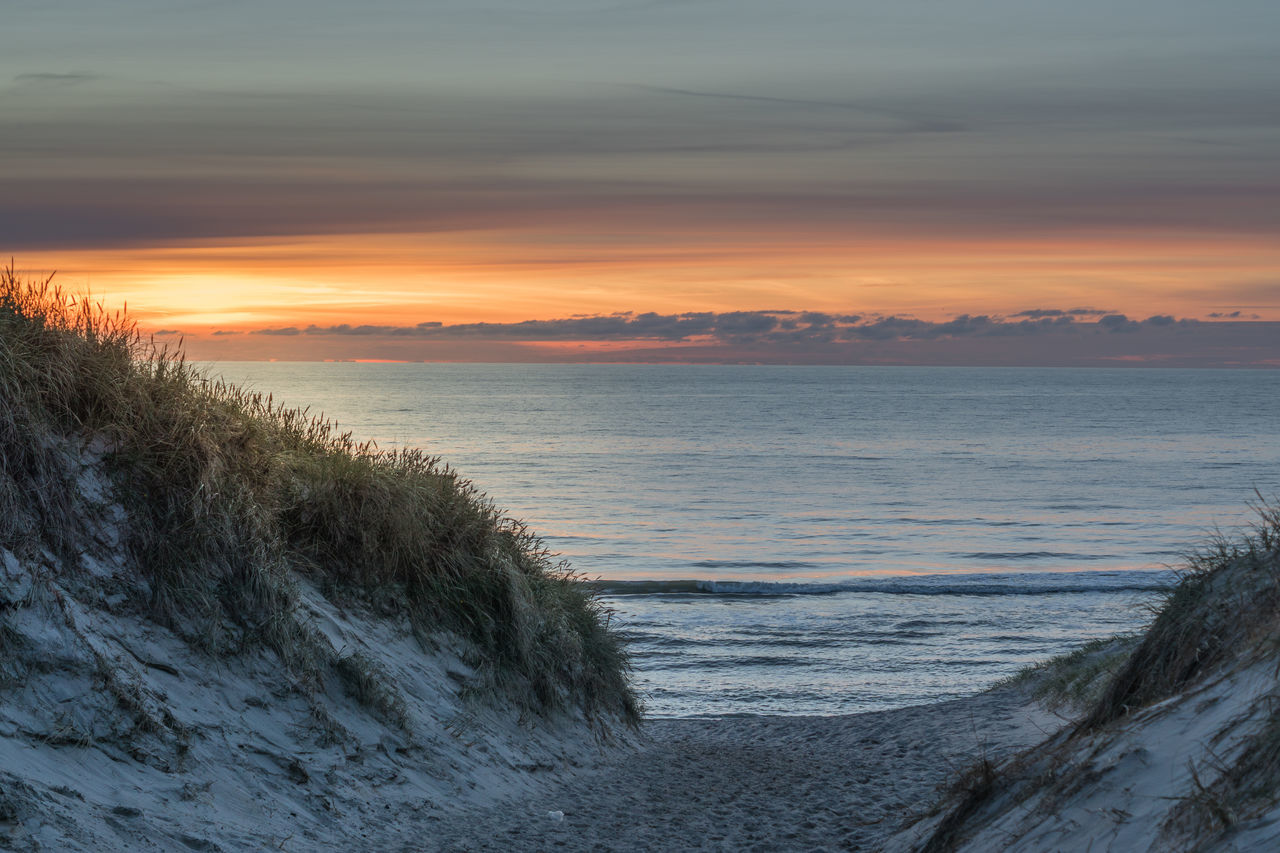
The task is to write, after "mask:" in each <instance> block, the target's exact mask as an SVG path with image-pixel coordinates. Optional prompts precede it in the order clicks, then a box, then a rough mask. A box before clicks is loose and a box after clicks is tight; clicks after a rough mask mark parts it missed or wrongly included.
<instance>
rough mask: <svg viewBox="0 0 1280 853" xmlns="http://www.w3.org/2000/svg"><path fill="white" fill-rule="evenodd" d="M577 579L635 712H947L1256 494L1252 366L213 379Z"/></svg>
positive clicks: (306, 368) (1163, 576)
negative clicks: (625, 662) (400, 455)
mask: <svg viewBox="0 0 1280 853" xmlns="http://www.w3.org/2000/svg"><path fill="white" fill-rule="evenodd" d="M210 371H211V373H212V374H213V375H221V376H224V377H225V378H227V379H229V380H231V381H234V382H237V383H241V384H247V385H249V386H252V387H253V388H255V389H257V390H261V391H264V392H266V391H270V392H273V393H274V394H275V398H276V400H277V401H280V400H283V401H285V402H287V403H289V404H292V405H298V406H310V407H311V408H312V409H313V410H314V411H323V412H324V413H325V414H327V415H328V416H330V417H332V418H334V419H336V420H337V421H339V422H340V424H341V425H342V427H343V428H344V429H345V430H350V431H352V432H353V433H354V434H355V435H356V436H357V437H360V438H372V439H375V440H376V441H377V442H378V443H379V444H380V445H381V446H382V447H385V448H392V447H402V446H412V447H422V448H426V449H427V450H428V451H430V452H431V453H433V454H437V455H440V456H442V457H444V459H445V460H446V461H448V462H449V463H450V464H451V465H452V466H453V467H454V468H455V469H457V470H458V471H459V472H460V473H461V474H462V475H463V476H464V477H466V478H468V479H471V480H473V481H474V482H475V483H476V484H477V485H479V486H480V487H481V488H482V489H483V490H484V491H485V492H487V493H488V494H489V495H490V496H491V497H492V498H493V499H494V500H495V501H496V502H497V503H498V505H499V506H502V507H505V508H506V509H507V510H508V511H509V513H510V514H511V515H513V516H515V517H517V518H520V519H522V520H524V521H526V522H528V523H529V525H530V526H531V527H532V528H533V529H534V530H536V531H538V532H539V533H541V534H542V535H543V537H544V538H545V539H546V540H547V542H548V544H549V545H550V546H551V548H552V549H553V550H556V551H558V552H560V553H561V554H563V555H564V556H565V557H566V558H567V559H568V560H569V561H570V562H571V563H572V564H573V565H574V566H575V567H576V568H577V569H579V570H581V571H583V572H585V573H587V574H589V575H593V576H599V577H600V578H601V579H602V586H603V588H604V595H605V597H606V601H607V602H608V604H609V605H610V606H611V607H613V608H614V609H615V610H616V611H617V614H616V617H615V618H616V619H618V620H619V621H620V624H621V625H622V626H623V627H624V629H625V631H626V633H627V634H628V635H629V636H630V637H631V638H632V640H633V652H634V656H635V665H636V678H637V683H638V685H639V687H640V689H641V690H642V691H643V692H644V694H645V696H646V700H647V704H648V708H649V711H650V713H651V714H653V715H656V716H683V715H726V714H741V713H786V714H835V713H848V712H853V711H860V710H869V709H878V708H888V707H896V706H901V705H907V704H914V703H919V702H925V701H933V700H938V699H943V698H950V697H954V696H958V695H963V694H965V693H970V692H973V691H975V690H978V689H981V688H983V687H985V686H987V685H989V684H990V683H992V682H993V681H995V680H997V679H998V678H1001V677H1003V676H1005V675H1008V674H1010V673H1012V672H1014V671H1016V670H1017V669H1018V668H1020V667H1021V666H1022V665H1024V664H1026V663H1028V662H1030V661H1034V660H1037V659H1040V658H1043V657H1046V656H1049V655H1052V654H1055V653H1057V652H1060V651H1063V650H1066V649H1068V648H1070V647H1072V646H1073V645H1076V644H1078V643H1080V642H1081V641H1083V640H1087V639H1090V638H1093V637H1098V636H1103V635H1108V634H1112V633H1116V632H1117V631H1124V630H1129V629H1133V628H1136V627H1138V626H1139V625H1141V624H1142V622H1143V620H1144V618H1145V616H1146V611H1145V610H1144V607H1143V605H1144V604H1148V603H1150V602H1152V601H1153V600H1154V599H1155V596H1156V595H1157V593H1156V590H1158V589H1159V588H1160V587H1161V586H1162V585H1163V584H1165V583H1167V582H1168V579H1169V574H1168V572H1166V571H1162V567H1163V566H1166V565H1170V564H1173V565H1176V564H1177V563H1178V561H1179V558H1180V556H1181V555H1182V554H1183V553H1185V552H1186V550H1187V549H1189V548H1191V547H1194V546H1196V545H1198V544H1201V543H1203V542H1205V541H1206V539H1207V538H1208V536H1209V535H1211V534H1212V532H1213V530H1214V529H1215V528H1221V529H1222V530H1223V531H1224V532H1230V531H1232V530H1235V529H1237V528H1239V527H1241V526H1243V525H1245V524H1247V523H1248V522H1249V521H1250V518H1251V512H1250V510H1249V508H1248V506H1247V502H1248V501H1250V500H1252V499H1254V497H1255V496H1254V489H1255V488H1256V489H1258V490H1260V491H1261V492H1262V493H1263V494H1264V495H1267V496H1272V495H1274V494H1276V493H1277V492H1278V491H1280V430H1278V429H1277V425H1280V371H1209V370H1205V371H1183V370H1123V369H1115V370H1068V369H1056V370H1048V369H1046V370H1040V369H1026V370H1022V369H961V368H898V367H667V366H634V365H625V366H613V365H610V366H603V365H587V366H559V365H555V366H552V365H458V364H317V363H270V364H268V363H235V362H230V363H223V364H218V365H212V366H210Z"/></svg>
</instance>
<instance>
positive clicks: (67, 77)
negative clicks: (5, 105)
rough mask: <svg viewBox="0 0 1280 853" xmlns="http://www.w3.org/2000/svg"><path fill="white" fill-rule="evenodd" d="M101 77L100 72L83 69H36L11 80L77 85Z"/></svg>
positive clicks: (52, 84) (46, 84)
mask: <svg viewBox="0 0 1280 853" xmlns="http://www.w3.org/2000/svg"><path fill="white" fill-rule="evenodd" d="M101 79H102V75H101V74H90V73H88V72H83V71H73V72H70V73H66V74H58V73H52V72H48V71H37V72H34V73H29V74H18V75H16V76H15V77H14V78H13V82H15V83H18V84H24V83H25V84H31V85H37V86H78V85H80V84H81V83H90V82H92V81H94V80H101Z"/></svg>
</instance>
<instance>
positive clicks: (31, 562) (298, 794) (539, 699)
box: [0, 272, 638, 850]
mask: <svg viewBox="0 0 1280 853" xmlns="http://www.w3.org/2000/svg"><path fill="white" fill-rule="evenodd" d="M603 616H604V614H602V613H601V610H600V607H599V605H598V604H597V603H596V601H595V599H594V597H593V596H592V594H591V592H590V591H589V590H588V589H587V588H586V587H585V585H583V584H582V583H581V582H579V581H578V580H577V578H576V577H575V576H574V575H573V574H572V573H571V572H570V571H569V570H568V569H567V568H566V567H565V566H563V565H559V564H556V563H555V562H554V560H552V559H551V557H550V556H549V555H548V554H547V553H546V552H545V550H544V549H542V547H541V546H540V544H539V542H538V540H537V539H536V538H535V537H533V536H532V535H531V534H529V533H528V532H527V531H525V530H524V529H523V528H522V527H520V526H519V525H518V524H516V523H514V522H511V521H509V520H507V519H505V518H504V517H503V516H502V515H501V514H500V513H499V512H498V511H496V510H495V509H494V508H493V506H492V504H491V503H489V502H488V501H487V500H485V499H484V497H483V496H482V495H479V494H478V493H477V492H476V491H475V490H474V489H473V488H472V487H470V485H469V484H467V483H466V482H464V481H460V480H459V479H458V478H457V477H456V476H455V475H454V474H453V473H452V472H451V471H449V470H448V469H447V468H446V467H445V466H443V465H442V464H441V463H440V462H439V461H438V460H436V459H433V458H430V457H427V456H425V455H422V454H417V453H407V454H406V453H401V454H383V453H380V452H378V451H377V449H376V448H373V447H371V446H367V445H358V444H356V443H354V442H352V441H351V440H350V438H349V437H348V436H344V435H340V434H337V433H336V432H335V431H334V430H333V429H332V427H331V426H330V425H329V424H327V423H324V422H323V421H319V420H315V419H311V418H308V417H307V416H305V415H304V414H303V413H298V412H290V411H282V410H280V409H279V408H277V407H273V405H272V403H271V400H270V399H269V398H267V399H263V398H261V397H257V396H253V395H249V394H245V393H242V392H240V391H238V390H237V389H234V388H227V387H225V386H216V385H211V384H210V383H207V382H205V381H203V380H202V379H201V378H200V377H199V376H198V374H196V373H195V372H194V371H192V370H190V369H189V368H188V367H187V366H186V365H185V364H184V363H183V361H182V360H181V358H180V357H174V356H171V355H168V354H165V353H157V352H155V351H154V350H153V349H151V348H150V346H149V344H147V343H146V342H144V341H142V340H141V339H140V338H139V337H138V335H137V334H136V332H135V331H134V330H133V328H132V326H131V325H130V324H129V322H128V321H127V319H125V318H121V317H106V316H103V315H102V314H101V312H98V311H96V310H95V309H94V308H93V307H92V306H86V305H84V304H82V303H79V302H76V301H74V300H68V299H65V298H64V297H63V296H62V295H61V294H59V293H57V292H56V291H55V290H53V289H51V288H50V287H49V286H48V283H44V284H36V285H28V284H23V283H21V282H18V281H17V280H16V279H15V277H14V276H13V274H12V273H11V272H6V273H5V275H4V277H3V281H0V838H4V839H5V840H6V841H7V842H10V843H13V844H16V845H19V846H22V845H26V846H33V847H36V846H41V845H43V846H44V847H47V848H51V849H85V850H100V849H133V848H137V847H138V846H140V845H141V844H142V843H143V842H144V840H145V841H146V842H147V843H155V844H159V845H160V846H161V847H162V848H174V847H179V846H185V847H190V848H192V849H215V845H218V846H222V847H231V848H247V849H262V848H264V847H269V846H279V845H280V844H283V843H284V842H285V841H286V840H287V839H294V842H293V843H295V844H298V845H299V846H300V847H312V848H317V847H328V846H338V847H353V846H356V847H363V846H367V845H368V844H369V843H371V842H372V841H373V836H374V835H378V836H379V837H383V838H386V839H388V840H389V841H394V840H395V833H396V832H409V831H410V830H409V829H408V827H411V826H413V825H415V824H417V825H419V826H420V825H421V824H420V823H419V822H415V821H401V822H391V821H388V820H387V818H388V817H389V816H390V815H392V814H405V813H412V814H422V813H425V815H429V814H430V813H431V812H432V811H435V810H439V809H449V808H451V807H454V806H461V805H465V804H467V803H474V802H476V801H488V800H492V799H493V798H494V797H495V796H499V795H502V794H505V793H510V792H511V790H512V789H513V788H519V787H521V786H522V785H526V784H528V783H529V780H530V779H532V778H533V776H534V775H535V774H536V772H537V771H540V770H544V769H546V768H549V767H554V766H559V765H564V764H566V763H572V764H575V765H578V764H582V763H584V762H586V761H588V760H589V759H590V758H591V756H593V755H595V754H596V753H597V751H598V745H599V743H600V739H601V738H602V737H603V736H604V735H606V734H607V733H609V732H610V731H613V732H615V733H624V732H625V730H626V724H628V723H632V722H634V721H635V720H636V718H637V715H638V708H637V706H636V703H635V699H634V697H633V694H632V693H631V690H630V688H629V686H628V682H627V663H626V656H625V651H624V649H623V648H622V646H621V642H620V640H619V639H618V637H617V636H616V635H614V634H613V633H612V632H611V631H610V629H609V628H608V627H607V625H606V622H605V619H604V618H603ZM425 815H424V816H425ZM6 834H7V836H6Z"/></svg>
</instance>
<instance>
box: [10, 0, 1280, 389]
mask: <svg viewBox="0 0 1280 853" xmlns="http://www.w3.org/2000/svg"><path fill="white" fill-rule="evenodd" d="M5 18H6V22H5V34H6V37H5V48H4V50H3V51H0V190H2V191H3V193H4V197H5V198H6V200H7V201H8V203H7V204H5V205H3V210H0V252H4V253H6V254H8V255H9V256H11V257H13V258H14V263H15V265H16V266H17V268H18V269H19V270H20V271H23V272H24V273H26V274H28V275H31V276H41V275H44V274H47V273H49V272H51V271H54V270H56V271H57V277H56V279H55V280H56V281H58V282H60V283H61V284H62V286H63V287H65V288H67V289H69V290H73V291H86V290H87V291H88V292H89V293H90V294H91V295H92V296H93V297H94V298H95V299H100V300H102V301H103V302H104V304H107V305H110V306H116V305H124V304H126V303H127V305H128V307H129V310H130V312H131V314H132V315H133V316H134V317H135V319H137V320H138V322H139V323H140V325H141V327H142V328H143V329H144V330H146V331H147V332H148V333H154V334H156V335H157V336H158V339H161V340H171V339H172V340H177V339H178V338H181V339H182V340H183V342H184V346H185V347H186V348H187V349H188V351H189V352H190V353H191V354H192V355H193V356H195V357H199V358H218V359H235V358H281V359H286V358H301V359H322V358H357V359H359V358H369V359H405V360H417V359H426V360H437V359H441V360H514V361H527V360H544V361H545V360H549V361H558V360H569V361H573V360H605V361H609V360H623V361H625V360H656V361H681V360H688V361H710V362H715V361H783V362H787V361H796V362H804V363H828V362H829V363H975V364H1159V365H1219V366H1234V365H1270V366H1280V240H1276V239H1275V235H1276V234H1277V233H1278V232H1280V99H1277V98H1276V96H1275V93H1276V92H1277V91H1280V4H1277V3H1275V2H1274V0H1224V2H1222V3H1217V4H1209V3H1204V2H1202V0H1108V2H1102V0H1076V2H1072V3H1054V4H1049V3H1028V2H1026V0H949V2H943V0H899V2H892V3H891V2H869V0H792V2H788V3H786V4H783V3H778V2H776V0H767V2H766V0H703V1H702V2H700V1H699V0H690V1H689V2H681V1H680V0H648V1H647V2H642V1H641V0H637V2H626V0H614V2H608V0H598V2H592V0H495V2H486V0H456V1H454V0H450V1H449V2H445V1H444V0H415V2H400V1H399V0H373V2H365V3H360V4H354V3H350V2H341V3H339V2H329V0H306V2H302V0H270V2H261V0H259V2H240V1H239V0H201V2H182V0H148V1H147V2H143V0H119V2H113V3H100V2H89V0H70V2H67V1H66V0H40V2H29V0H10V1H9V2H8V3H6V10H5Z"/></svg>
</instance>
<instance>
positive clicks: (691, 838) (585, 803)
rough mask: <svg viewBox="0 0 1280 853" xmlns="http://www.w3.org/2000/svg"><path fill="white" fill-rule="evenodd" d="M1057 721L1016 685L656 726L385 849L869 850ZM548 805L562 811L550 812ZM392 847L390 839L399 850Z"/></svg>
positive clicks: (396, 840) (1038, 737) (655, 723)
mask: <svg viewBox="0 0 1280 853" xmlns="http://www.w3.org/2000/svg"><path fill="white" fill-rule="evenodd" d="M1060 724H1061V720H1060V719H1058V718H1056V717H1054V716H1053V715H1051V714H1049V713H1048V712H1046V711H1044V710H1043V709H1041V708H1039V707H1038V706H1036V705H1034V704H1032V703H1030V702H1029V701H1028V700H1027V697H1026V696H1025V694H1023V693H1020V692H1018V691H1016V690H1012V689H1009V690H1002V691H993V692H989V693H983V694H979V695H977V696H973V697H969V698H965V699H960V700H954V701H950V702H943V703H939V704H934V705H924V706H919V707H913V708H904V709H899V710H893V711H883V712H875V713H866V714H857V715H850V716H843V717H739V718H728V719H715V720H659V721H653V722H650V723H648V724H647V725H646V726H645V731H644V739H643V741H642V742H641V743H640V744H638V745H637V746H635V747H634V748H631V749H618V750H616V751H615V752H614V754H613V755H612V756H611V757H610V759H609V760H607V761H604V762H602V763H601V765H600V766H599V767H597V768H594V769H592V770H590V771H587V772H579V773H576V774H573V775H571V776H569V777H567V778H565V777H560V778H548V779H547V780H546V782H545V784H543V785H541V786H540V787H537V788H535V789H533V790H532V791H528V792H526V793H524V794H522V795H521V796H519V797H516V798H512V799H508V800H505V801H502V802H500V803H498V804H496V805H492V806H488V807H484V808H476V809H469V810H465V811H463V812H460V813H458V814H455V815H453V816H449V817H445V818H442V819H441V820H439V821H438V822H437V827H436V833H435V835H434V837H433V838H432V839H431V841H430V843H429V844H427V845H426V846H415V844H414V843H413V842H412V841H411V840H410V839H403V838H402V837H400V836H401V833H400V832H398V831H397V832H394V833H387V836H386V837H385V838H383V839H381V842H382V843H383V845H384V847H385V848H386V849H404V850H417V849H434V850H447V851H464V850H493V851H508V850H565V851H579V850H584V851H585V850H593V851H594V850H653V851H659V850H661V851H670V850H761V851H765V850H771V851H776V850H806V851H809V850H876V849H879V848H880V846H881V845H882V843H883V842H884V841H885V839H886V838H888V837H889V836H890V835H891V834H892V833H894V832H895V831H896V830H898V829H899V828H900V827H901V826H902V825H903V824H904V823H905V822H909V821H910V820H911V819H912V818H914V817H916V816H919V815H923V814H924V812H925V811H926V809H927V808H928V807H929V806H930V805H931V804H932V803H933V802H934V801H935V800H936V799H937V797H938V794H939V788H940V787H944V786H947V785H948V784H950V783H951V782H952V781H953V780H954V779H955V778H956V777H957V774H958V773H960V772H961V771H962V770H963V769H965V768H966V767H968V766H969V765H970V764H971V763H972V762H973V761H975V760H977V759H978V758H979V757H981V756H984V755H985V756H987V757H989V758H993V759H998V758H1000V757H1002V756H1007V755H1008V754H1010V753H1011V752H1012V751H1014V750H1017V749H1020V748H1024V747H1026V746H1028V745H1030V744H1033V743H1035V742H1038V741H1040V740H1042V739H1043V738H1044V737H1045V736H1046V734H1048V733H1050V732H1051V731H1052V730H1054V729H1055V728H1057V727H1058V726H1059V725H1060ZM553 812H563V818H560V819H558V818H557V816H556V815H554V814H549V813H553ZM397 843H400V844H402V846H400V847H397V846H396V844H397Z"/></svg>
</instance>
